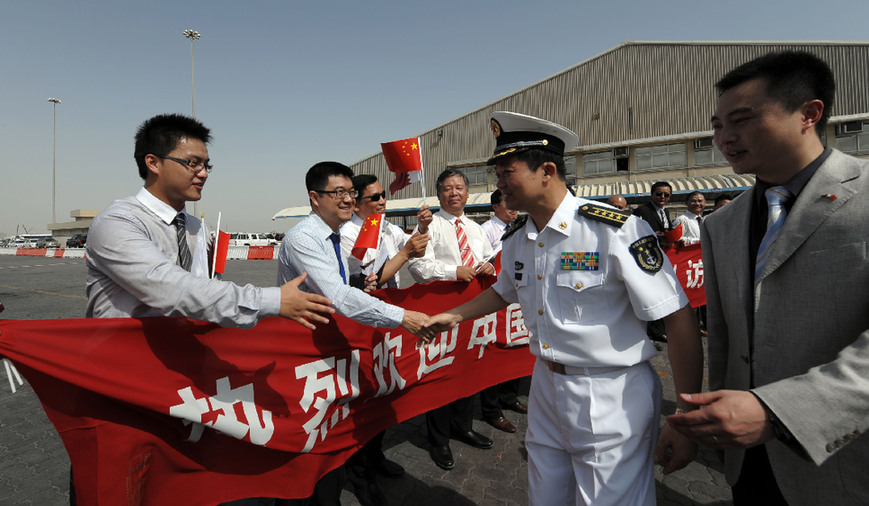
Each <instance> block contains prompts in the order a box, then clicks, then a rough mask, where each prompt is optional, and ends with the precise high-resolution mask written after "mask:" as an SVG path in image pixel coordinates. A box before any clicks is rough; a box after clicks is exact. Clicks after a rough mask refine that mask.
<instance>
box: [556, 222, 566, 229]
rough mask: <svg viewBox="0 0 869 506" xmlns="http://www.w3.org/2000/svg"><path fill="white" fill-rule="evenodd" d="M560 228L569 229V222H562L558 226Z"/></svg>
mask: <svg viewBox="0 0 869 506" xmlns="http://www.w3.org/2000/svg"><path fill="white" fill-rule="evenodd" d="M558 228H560V229H561V230H564V229H565V228H567V222H566V221H562V222H561V223H559V224H558Z"/></svg>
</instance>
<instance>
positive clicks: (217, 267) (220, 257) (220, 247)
mask: <svg viewBox="0 0 869 506" xmlns="http://www.w3.org/2000/svg"><path fill="white" fill-rule="evenodd" d="M214 249H215V252H214V272H217V273H220V274H223V271H225V270H226V254H227V253H228V252H229V234H227V233H226V232H224V231H223V230H218V231H217V245H216V247H215V248H214Z"/></svg>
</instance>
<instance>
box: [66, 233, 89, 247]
mask: <svg viewBox="0 0 869 506" xmlns="http://www.w3.org/2000/svg"><path fill="white" fill-rule="evenodd" d="M87 240H88V236H86V235H82V234H76V235H74V236H72V237H70V238H69V239H67V240H66V247H67V248H84V245H85V244H86V243H87Z"/></svg>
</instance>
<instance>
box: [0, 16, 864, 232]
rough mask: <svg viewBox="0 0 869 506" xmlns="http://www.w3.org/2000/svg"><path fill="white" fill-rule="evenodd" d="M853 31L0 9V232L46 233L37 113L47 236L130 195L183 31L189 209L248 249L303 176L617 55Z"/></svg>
mask: <svg viewBox="0 0 869 506" xmlns="http://www.w3.org/2000/svg"><path fill="white" fill-rule="evenodd" d="M867 18H869V2H867V0H828V1H827V2H816V1H813V2H808V1H805V0H727V1H717V2H712V1H707V0H656V1H648V0H634V1H621V0H607V1H599V0H598V1H560V2H557V1H539V0H538V1H523V2H519V1H507V0H502V1H485V2H484V1H476V2H475V1H473V0H461V1H453V0H441V1H436V2H414V1H404V2H378V1H355V2H350V1H347V2H331V1H321V2H301V1H299V2H295V1H278V0H272V1H256V0H247V1H240V0H237V1H220V0H208V1H204V0H203V1H177V0H176V1H171V2H170V1H165V0H156V1H149V2H141V3H137V4H133V3H132V2H122V1H118V0H113V1H109V0H101V1H86V0H82V1H72V0H66V1H38V0H32V1H27V0H4V1H3V2H2V4H0V47H2V50H0V188H2V194H0V234H3V236H5V235H6V234H13V233H15V231H16V226H19V225H24V226H26V227H27V228H28V229H29V230H30V231H31V232H45V231H47V228H46V224H47V223H49V222H50V221H51V165H52V153H51V146H52V104H51V103H50V102H48V101H47V99H48V97H57V98H60V99H61V100H62V101H63V102H62V103H61V104H60V105H58V106H57V218H58V221H70V220H71V218H69V213H70V211H71V210H73V209H98V210H99V209H103V208H104V207H105V206H106V205H107V204H108V203H109V202H111V201H112V200H114V199H117V198H121V197H125V196H128V195H132V194H134V193H135V192H136V191H138V188H139V187H140V186H141V184H142V181H141V179H139V177H138V174H137V170H136V166H135V162H134V161H133V156H132V153H133V135H134V133H135V130H136V127H137V126H138V125H139V124H140V123H141V122H142V121H143V120H145V119H146V118H148V117H150V116H153V115H155V114H159V113H166V112H181V113H185V114H189V113H190V110H191V76H190V42H189V40H188V39H185V38H184V37H183V35H182V33H181V32H182V31H183V30H184V29H185V28H193V29H195V30H197V31H199V32H200V33H201V34H202V38H201V39H200V40H198V41H197V42H196V45H195V62H196V69H195V70H196V116H197V118H198V119H200V120H202V121H203V122H204V123H205V124H206V125H207V126H209V127H210V128H211V129H212V131H213V134H214V141H213V142H212V144H211V146H210V149H209V152H210V155H211V159H212V161H213V163H214V166H215V169H214V172H213V173H212V174H211V177H210V178H209V179H208V183H207V184H206V187H205V190H204V195H205V196H204V198H203V200H202V201H200V204H199V209H200V211H204V212H205V214H206V219H207V220H208V221H209V223H211V224H212V225H213V224H214V222H215V221H216V218H217V212H218V211H222V212H223V222H224V225H226V226H222V227H221V228H223V229H224V230H231V231H248V232H268V231H271V230H278V231H286V229H287V227H288V226H289V225H290V222H289V221H287V220H277V221H274V222H273V221H272V220H271V217H272V215H273V214H274V213H275V212H277V211H278V210H280V209H282V208H284V207H288V206H292V205H303V204H305V203H306V202H307V200H306V197H305V191H304V173H305V171H306V170H307V169H308V167H310V166H311V165H313V164H314V163H316V162H318V161H321V160H338V161H341V162H344V163H347V164H348V165H349V164H352V163H353V162H356V161H358V160H360V159H362V158H365V157H367V156H369V155H371V154H374V153H376V152H378V151H379V149H380V142H383V141H388V140H394V139H401V138H406V137H412V136H415V135H417V134H419V133H421V132H423V131H426V130H428V129H430V128H433V127H434V126H436V125H439V124H441V123H445V122H447V121H449V120H451V119H453V118H456V117H459V116H462V115H463V114H465V113H467V112H469V111H471V110H473V109H476V108H478V107H480V106H483V105H485V104H488V103H490V102H492V101H495V100H497V99H499V98H501V97H503V96H505V95H508V94H510V93H512V92H514V91H517V90H519V89H521V88H523V87H525V86H528V85H530V84H532V83H535V82H537V81H540V80H541V79H544V78H546V77H548V76H550V75H552V74H555V73H557V72H559V71H561V70H563V69H565V68H567V67H570V66H572V65H575V64H577V63H579V62H581V61H583V60H586V59H588V58H590V57H593V56H595V55H597V54H600V53H602V52H604V51H606V50H608V49H610V48H612V47H614V46H617V45H618V44H621V43H622V42H625V41H628V40H635V41H689V40H693V41H712V40H716V41H729V40H734V41H737V40H740V41H741V40H754V41H758V40H769V41H783V40H786V41H799V40H816V41H817V40H834V41H856V40H867V39H869V35H867V29H866V19H867ZM613 84H614V85H618V83H613ZM710 107H711V105H710ZM188 211H192V204H188ZM20 232H22V233H23V232H24V230H23V229H21V230H20Z"/></svg>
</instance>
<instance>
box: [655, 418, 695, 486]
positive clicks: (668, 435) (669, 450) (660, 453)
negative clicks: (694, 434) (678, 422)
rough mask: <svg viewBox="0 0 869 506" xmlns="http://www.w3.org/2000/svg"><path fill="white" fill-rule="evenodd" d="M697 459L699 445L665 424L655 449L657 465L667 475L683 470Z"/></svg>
mask: <svg viewBox="0 0 869 506" xmlns="http://www.w3.org/2000/svg"><path fill="white" fill-rule="evenodd" d="M695 458H697V443H695V442H694V441H692V440H691V439H689V438H688V437H687V436H685V435H684V434H681V433H679V432H678V431H676V429H674V428H673V427H672V426H671V425H670V424H669V423H666V422H665V423H664V426H663V427H661V434H660V435H659V436H658V446H657V448H655V455H654V461H655V464H658V465H659V466H661V467H662V468H663V469H662V470H663V472H664V474H665V475H666V474H670V473H672V472H673V471H678V470H679V469H682V468H683V467H685V466H687V465H688V464H690V463H691V462H693V461H694V459H695Z"/></svg>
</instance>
